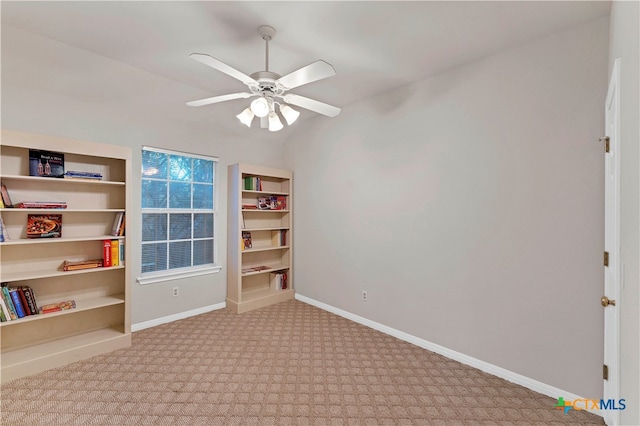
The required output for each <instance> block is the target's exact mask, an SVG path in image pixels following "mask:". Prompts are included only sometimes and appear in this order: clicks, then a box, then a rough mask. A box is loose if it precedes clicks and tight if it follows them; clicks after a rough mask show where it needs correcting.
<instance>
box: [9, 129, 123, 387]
mask: <svg viewBox="0 0 640 426" xmlns="http://www.w3.org/2000/svg"><path fill="white" fill-rule="evenodd" d="M30 150H44V151H50V152H55V153H60V154H63V155H64V168H65V170H73V171H83V172H89V173H90V174H91V177H89V176H87V177H83V176H77V175H75V176H68V177H69V178H53V177H41V176H31V175H30V167H29V159H30V158H29V157H30V155H29V154H30ZM0 157H1V160H0V167H1V168H0V179H1V180H2V184H3V185H4V186H5V187H6V192H7V194H8V195H9V196H10V199H11V203H12V204H13V205H14V206H15V205H19V204H20V203H22V202H34V201H38V202H40V201H46V202H56V203H58V202H59V203H64V208H16V207H10V206H8V205H5V206H4V207H3V208H0V216H1V217H2V223H3V224H4V227H5V230H6V235H7V236H8V239H7V238H5V240H4V241H3V242H0V266H1V268H0V280H1V281H2V283H6V287H8V288H16V287H23V288H30V289H32V291H33V293H34V296H35V300H36V302H37V305H38V306H39V307H42V306H45V305H52V304H57V303H60V302H65V301H73V302H74V307H72V308H71V309H63V310H59V311H51V312H47V313H40V312H32V314H31V315H26V316H24V317H22V318H15V319H11V320H8V321H4V322H2V323H0V327H1V328H0V332H1V334H2V343H1V351H2V357H1V369H2V382H6V381H8V380H12V379H15V378H19V377H23V376H26V375H30V374H34V373H37V372H40V371H43V370H46V369H49V368H54V367H58V366H61V365H65V364H68V363H70V362H74V361H77V360H80V359H84V358H88V357H91V356H95V355H98V354H101V353H104V352H108V351H111V350H115V349H119V348H123V347H126V346H129V345H130V344H131V320H130V302H129V300H130V296H129V295H130V286H129V277H128V274H127V270H126V267H127V266H126V265H127V264H128V262H127V258H128V256H127V253H126V252H127V251H126V250H124V247H125V246H126V232H124V229H119V230H118V232H117V233H115V234H114V232H113V229H114V226H115V222H116V221H118V219H119V218H120V217H121V216H124V214H125V213H126V209H127V205H128V204H129V199H130V195H129V193H130V189H129V187H128V185H127V183H128V182H129V179H130V176H131V150H130V149H129V148H128V147H123V146H116V145H106V144H99V143H94V142H85V141H78V140H70V139H66V138H60V137H50V136H46V135H36V134H29V133H23V132H16V131H10V130H2V143H1V145H0ZM31 174H33V172H32V173H31ZM53 206H54V207H55V204H53ZM34 214H38V215H43V216H46V215H50V214H60V215H61V216H62V218H61V223H60V224H58V227H59V231H60V232H61V235H59V236H57V237H56V238H33V235H27V220H28V217H29V215H34ZM28 237H29V238H28ZM106 241H112V242H114V243H112V246H113V250H117V251H116V252H113V251H112V252H110V253H111V254H113V253H120V252H122V253H123V254H124V255H123V256H120V254H118V256H119V260H120V261H119V262H118V264H117V265H113V264H112V266H104V265H103V266H100V265H91V267H89V268H88V269H79V270H73V271H64V268H63V265H64V263H65V261H68V262H80V261H88V260H100V259H103V258H104V256H105V251H104V250H105V244H106V243H105V242H106Z"/></svg>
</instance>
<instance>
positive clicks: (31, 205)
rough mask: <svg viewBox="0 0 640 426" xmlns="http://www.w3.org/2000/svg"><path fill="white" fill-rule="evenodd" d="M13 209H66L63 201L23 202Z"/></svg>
mask: <svg viewBox="0 0 640 426" xmlns="http://www.w3.org/2000/svg"><path fill="white" fill-rule="evenodd" d="M14 207H17V208H19V209H66V208H67V203H66V202H65V201H23V202H21V203H18V204H16V205H15V206H14Z"/></svg>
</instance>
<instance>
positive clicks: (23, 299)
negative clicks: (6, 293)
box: [16, 287, 33, 316]
mask: <svg viewBox="0 0 640 426" xmlns="http://www.w3.org/2000/svg"><path fill="white" fill-rule="evenodd" d="M16 291H17V292H18V295H19V296H20V301H21V302H22V309H24V314H25V316H29V315H33V313H32V312H31V308H29V305H28V304H27V298H26V297H25V295H24V290H23V289H22V287H16Z"/></svg>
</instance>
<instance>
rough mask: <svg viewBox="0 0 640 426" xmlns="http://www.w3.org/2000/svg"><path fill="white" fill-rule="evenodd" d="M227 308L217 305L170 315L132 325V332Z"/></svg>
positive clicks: (222, 304) (223, 304) (220, 304)
mask: <svg viewBox="0 0 640 426" xmlns="http://www.w3.org/2000/svg"><path fill="white" fill-rule="evenodd" d="M226 307H227V304H226V302H222V303H217V304H215V305H209V306H205V307H203V308H198V309H193V310H191V311H186V312H180V313H178V314H173V315H168V316H166V317H162V318H156V319H153V320H149V321H144V322H139V323H137V324H132V325H131V331H132V332H136V331H140V330H144V329H145V328H151V327H155V326H157V325H160V324H166V323H169V322H173V321H178V320H181V319H185V318H189V317H193V316H196V315H200V314H206V313H207V312H211V311H217V310H218V309H224V308H226Z"/></svg>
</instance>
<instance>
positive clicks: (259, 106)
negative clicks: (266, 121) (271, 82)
mask: <svg viewBox="0 0 640 426" xmlns="http://www.w3.org/2000/svg"><path fill="white" fill-rule="evenodd" d="M251 111H252V112H253V113H254V114H255V115H256V116H257V117H266V116H267V114H269V101H267V100H266V99H265V98H263V97H259V98H258V99H255V100H254V101H253V102H251Z"/></svg>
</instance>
